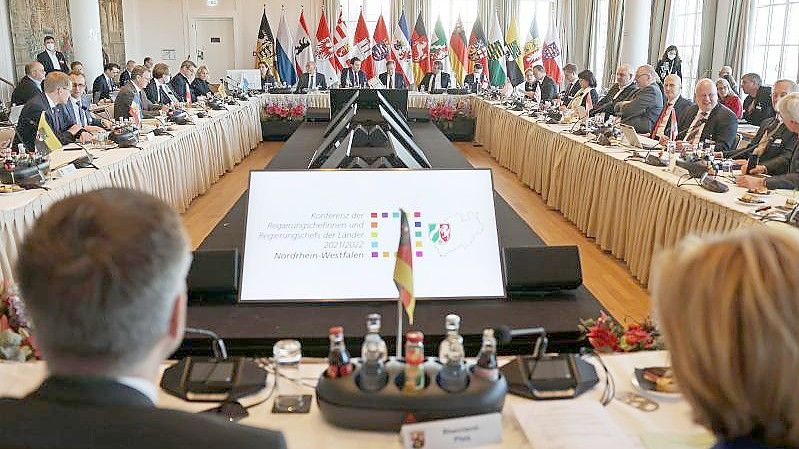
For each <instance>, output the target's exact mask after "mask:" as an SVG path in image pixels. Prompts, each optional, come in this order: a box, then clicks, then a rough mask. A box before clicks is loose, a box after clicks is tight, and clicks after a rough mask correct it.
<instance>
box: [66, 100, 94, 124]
mask: <svg viewBox="0 0 799 449" xmlns="http://www.w3.org/2000/svg"><path fill="white" fill-rule="evenodd" d="M83 100H84V97H83V96H81V98H80V99H79V100H78V102H79V104H80V105H81V109H80V111H79V112H78V113H79V114H81V115H83V117H84V120H86V124H87V125H91V126H102V125H103V122H102V121H101V120H100V119H99V118H97V117H95V116H94V114H92V113H91V111H89V105H88V104H86V102H85V101H83ZM59 109H61V111H62V112H63V113H64V118H65V120H66V123H67V124H68V126H72V125H75V124H77V125H81V126H83V125H82V122H81V121H80V118H79V117H76V116H75V109H74V108H73V107H72V97H70V99H69V100H67V104H65V105H61V107H60V108H59Z"/></svg>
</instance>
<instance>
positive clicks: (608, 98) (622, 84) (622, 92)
mask: <svg viewBox="0 0 799 449" xmlns="http://www.w3.org/2000/svg"><path fill="white" fill-rule="evenodd" d="M637 89H638V86H637V85H636V84H635V79H634V74H633V68H632V67H631V66H630V64H622V65H620V66H619V67H618V68H617V69H616V83H615V84H613V86H611V87H610V90H608V93H607V94H605V96H604V97H602V98H600V99H599V101H598V102H597V103H596V104H595V105H594V108H593V109H591V112H590V113H589V114H588V115H591V116H594V115H597V114H599V113H605V114H606V115H612V114H614V113H615V109H616V104H617V103H619V102H621V101H625V100H627V99H629V98H630V96H632V94H633V93H634V92H635V91H636V90H637Z"/></svg>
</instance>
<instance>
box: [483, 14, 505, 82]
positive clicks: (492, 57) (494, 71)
mask: <svg viewBox="0 0 799 449" xmlns="http://www.w3.org/2000/svg"><path fill="white" fill-rule="evenodd" d="M488 76H489V79H490V80H491V85H492V86H504V85H505V83H507V82H508V74H507V73H506V72H505V39H504V38H503V36H502V28H500V26H499V17H497V12H496V11H494V19H493V20H492V21H491V29H490V30H489V32H488Z"/></svg>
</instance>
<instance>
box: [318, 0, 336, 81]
mask: <svg viewBox="0 0 799 449" xmlns="http://www.w3.org/2000/svg"><path fill="white" fill-rule="evenodd" d="M314 57H315V58H316V71H317V72H319V73H321V74H323V75H325V78H326V80H327V85H328V86H332V85H333V84H334V83H336V82H337V81H338V74H339V71H338V70H336V66H335V64H334V61H335V60H336V57H335V53H334V52H333V39H332V38H331V37H330V28H328V26H327V17H326V16H325V11H324V9H323V10H322V17H320V18H319V26H318V27H317V28H316V52H315V53H314Z"/></svg>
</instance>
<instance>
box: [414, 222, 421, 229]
mask: <svg viewBox="0 0 799 449" xmlns="http://www.w3.org/2000/svg"><path fill="white" fill-rule="evenodd" d="M414 226H415V227H417V228H421V227H422V222H421V221H417V222H416V223H414Z"/></svg>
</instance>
